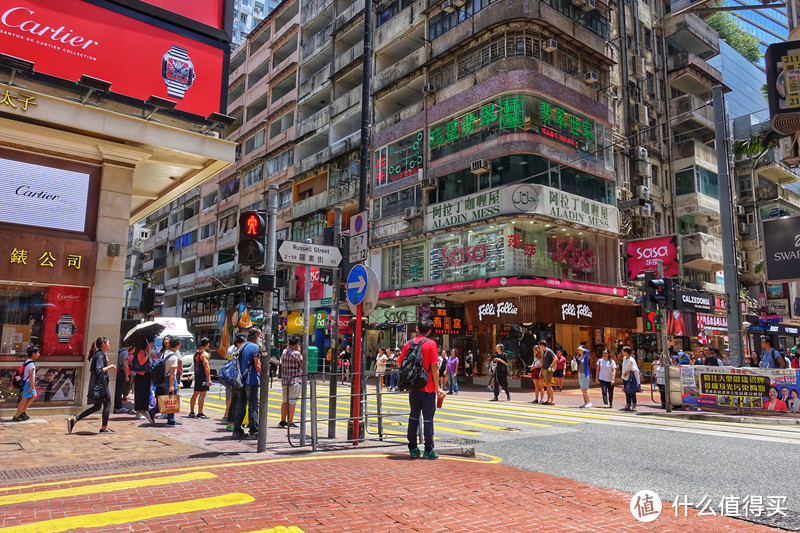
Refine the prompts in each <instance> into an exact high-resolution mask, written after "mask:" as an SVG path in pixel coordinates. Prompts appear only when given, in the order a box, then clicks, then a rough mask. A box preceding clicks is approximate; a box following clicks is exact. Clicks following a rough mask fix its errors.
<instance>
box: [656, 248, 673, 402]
mask: <svg viewBox="0 0 800 533" xmlns="http://www.w3.org/2000/svg"><path fill="white" fill-rule="evenodd" d="M658 277H659V278H661V279H663V278H664V262H663V261H662V260H661V259H659V260H658ZM669 290H670V291H671V290H673V289H672V287H670V288H669ZM663 309H664V313H663V315H662V319H661V364H662V365H663V366H664V397H665V398H666V402H665V403H664V406H665V408H666V410H667V412H668V413H671V412H672V402H671V401H670V398H669V365H670V363H671V362H672V361H670V356H669V346H668V344H669V342H668V340H667V328H666V325H667V324H666V322H669V321H668V320H667V317H668V315H667V313H671V312H672V309H670V308H669V306H668V305H667V303H666V302H665V303H664V306H663Z"/></svg>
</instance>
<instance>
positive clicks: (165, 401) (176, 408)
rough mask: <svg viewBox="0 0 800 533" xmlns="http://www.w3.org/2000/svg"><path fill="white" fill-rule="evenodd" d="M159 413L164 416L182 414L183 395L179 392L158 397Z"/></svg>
mask: <svg viewBox="0 0 800 533" xmlns="http://www.w3.org/2000/svg"><path fill="white" fill-rule="evenodd" d="M158 412H159V413H164V414H167V415H169V414H174V413H180V412H181V395H180V394H178V393H177V392H176V393H175V394H169V395H164V396H159V397H158Z"/></svg>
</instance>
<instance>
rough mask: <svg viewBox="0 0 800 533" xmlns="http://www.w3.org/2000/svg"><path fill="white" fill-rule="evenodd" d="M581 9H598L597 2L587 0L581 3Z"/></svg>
mask: <svg viewBox="0 0 800 533" xmlns="http://www.w3.org/2000/svg"><path fill="white" fill-rule="evenodd" d="M581 9H582V10H583V11H587V12H588V11H594V10H595V9H597V4H595V2H594V0H585V1H584V2H583V4H582V5H581Z"/></svg>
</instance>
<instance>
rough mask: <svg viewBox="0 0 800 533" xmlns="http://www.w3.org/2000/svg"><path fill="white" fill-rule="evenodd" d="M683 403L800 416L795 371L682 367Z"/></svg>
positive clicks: (799, 381) (799, 379) (798, 378)
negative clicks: (799, 414)
mask: <svg viewBox="0 0 800 533" xmlns="http://www.w3.org/2000/svg"><path fill="white" fill-rule="evenodd" d="M680 372H681V387H682V394H681V396H682V399H683V404H684V405H687V406H693V407H697V406H701V407H712V408H713V407H721V408H742V409H748V410H753V411H762V412H772V413H776V414H779V413H783V414H784V415H787V414H795V415H796V414H798V413H800V371H799V370H796V369H788V368H787V369H782V370H780V369H766V368H732V367H728V366H721V367H719V366H718V367H708V366H706V367H704V366H688V365H686V366H681V367H680Z"/></svg>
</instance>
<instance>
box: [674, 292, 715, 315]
mask: <svg viewBox="0 0 800 533" xmlns="http://www.w3.org/2000/svg"><path fill="white" fill-rule="evenodd" d="M675 307H676V308H677V309H678V310H680V311H694V312H695V313H713V312H714V309H715V306H714V297H713V296H712V295H710V294H705V293H702V292H694V291H684V290H681V289H677V290H676V291H675Z"/></svg>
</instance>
